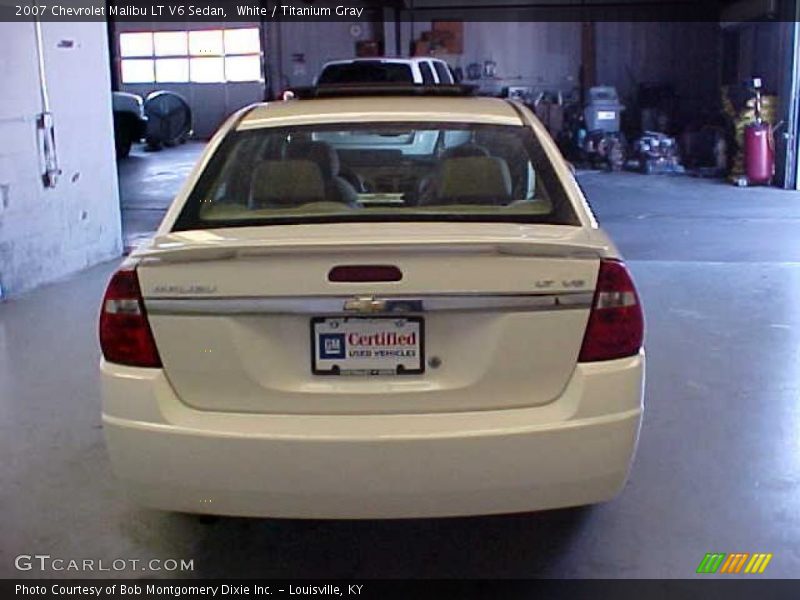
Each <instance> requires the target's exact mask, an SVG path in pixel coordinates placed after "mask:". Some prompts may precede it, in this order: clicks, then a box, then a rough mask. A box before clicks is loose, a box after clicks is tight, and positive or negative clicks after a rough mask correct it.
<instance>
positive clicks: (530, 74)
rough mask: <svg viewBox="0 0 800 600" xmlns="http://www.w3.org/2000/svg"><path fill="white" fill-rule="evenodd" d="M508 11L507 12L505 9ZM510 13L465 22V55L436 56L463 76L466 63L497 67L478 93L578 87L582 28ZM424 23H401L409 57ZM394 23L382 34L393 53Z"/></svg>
mask: <svg viewBox="0 0 800 600" xmlns="http://www.w3.org/2000/svg"><path fill="white" fill-rule="evenodd" d="M505 10H506V12H508V10H510V9H505ZM514 14H515V13H514V12H513V10H512V12H510V13H509V16H508V17H507V18H508V21H501V22H479V21H467V22H465V23H464V52H463V53H462V54H458V55H455V54H453V55H437V56H439V57H440V58H443V59H444V60H446V61H447V62H448V63H449V64H450V66H451V67H454V68H455V67H461V68H462V69H463V70H464V73H465V75H466V69H467V65H469V64H470V63H478V64H480V65H483V64H484V63H485V62H486V61H494V62H495V63H497V69H496V71H497V77H496V78H494V79H486V78H482V79H480V80H478V81H468V80H465V81H466V82H467V83H476V84H479V85H480V87H481V91H485V92H488V93H494V92H500V91H501V90H502V88H503V87H506V86H513V85H524V86H532V87H533V88H535V89H537V90H548V91H563V92H568V91H570V90H572V88H574V87H575V86H577V85H578V70H579V67H580V59H581V24H580V23H558V22H541V21H517V20H515V19H514ZM430 29H431V23H430V22H429V21H428V22H426V21H417V22H403V23H402V24H401V48H402V54H403V55H405V56H408V55H410V49H411V44H412V40H415V39H418V38H419V37H420V35H421V33H422V32H423V31H429V30H430ZM394 30H395V25H394V23H387V24H386V26H385V30H384V34H385V36H386V40H387V43H386V47H387V50H389V53H390V54H394V47H395V45H394V39H395V35H394Z"/></svg>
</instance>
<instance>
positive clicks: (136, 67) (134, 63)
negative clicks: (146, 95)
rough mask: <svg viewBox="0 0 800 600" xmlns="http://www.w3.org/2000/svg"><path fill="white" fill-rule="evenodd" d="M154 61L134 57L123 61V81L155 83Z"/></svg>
mask: <svg viewBox="0 0 800 600" xmlns="http://www.w3.org/2000/svg"><path fill="white" fill-rule="evenodd" d="M154 80H155V77H154V76H153V61H152V60H146V59H141V58H138V59H133V60H123V61H122V83H153V81H154Z"/></svg>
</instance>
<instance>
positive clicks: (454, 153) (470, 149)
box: [440, 143, 489, 160]
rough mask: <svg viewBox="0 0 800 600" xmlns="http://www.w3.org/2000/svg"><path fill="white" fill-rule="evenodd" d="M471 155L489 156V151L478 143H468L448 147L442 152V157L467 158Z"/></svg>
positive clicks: (443, 158) (442, 158)
mask: <svg viewBox="0 0 800 600" xmlns="http://www.w3.org/2000/svg"><path fill="white" fill-rule="evenodd" d="M469 156H489V151H488V150H487V149H486V148H484V147H483V146H479V145H478V144H471V143H467V144H461V145H459V146H452V147H450V148H448V149H447V150H445V151H444V152H442V155H441V157H440V159H441V160H445V159H448V158H467V157H469Z"/></svg>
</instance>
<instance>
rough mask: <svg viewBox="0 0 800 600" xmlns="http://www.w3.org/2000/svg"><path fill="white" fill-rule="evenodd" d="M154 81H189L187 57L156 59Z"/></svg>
mask: <svg viewBox="0 0 800 600" xmlns="http://www.w3.org/2000/svg"><path fill="white" fill-rule="evenodd" d="M156 81H157V82H159V83H182V82H186V81H189V59H188V58H159V59H157V60H156Z"/></svg>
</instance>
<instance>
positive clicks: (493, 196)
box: [436, 156, 511, 204]
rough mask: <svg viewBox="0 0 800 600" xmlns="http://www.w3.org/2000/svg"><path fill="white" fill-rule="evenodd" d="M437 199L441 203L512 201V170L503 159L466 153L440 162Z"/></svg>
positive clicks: (498, 202)
mask: <svg viewBox="0 0 800 600" xmlns="http://www.w3.org/2000/svg"><path fill="white" fill-rule="evenodd" d="M436 199H437V200H438V201H439V202H442V203H451V204H462V203H463V204H469V203H477V202H487V201H488V202H492V203H495V204H500V203H506V202H509V201H510V200H511V173H510V172H509V170H508V164H506V161H504V160H503V159H502V158H497V157H491V156H469V157H465V158H448V159H446V160H444V161H442V162H441V163H440V166H439V178H438V184H437V191H436Z"/></svg>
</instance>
